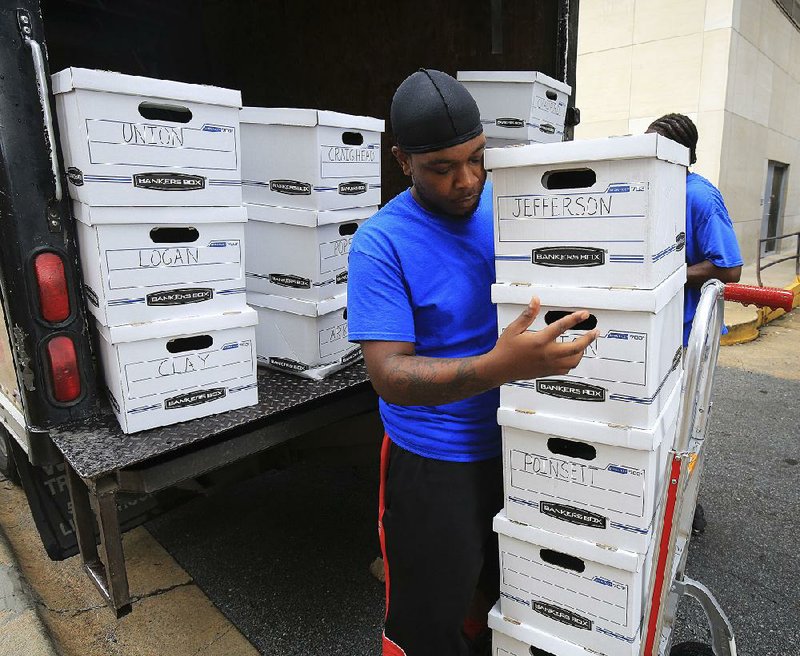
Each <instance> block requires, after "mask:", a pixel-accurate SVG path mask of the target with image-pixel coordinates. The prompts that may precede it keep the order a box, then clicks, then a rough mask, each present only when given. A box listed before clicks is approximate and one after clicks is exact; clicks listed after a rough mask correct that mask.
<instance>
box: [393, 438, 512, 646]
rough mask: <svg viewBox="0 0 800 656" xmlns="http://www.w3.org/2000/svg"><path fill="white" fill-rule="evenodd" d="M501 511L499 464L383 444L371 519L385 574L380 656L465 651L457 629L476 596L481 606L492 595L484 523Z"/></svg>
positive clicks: (494, 559) (492, 562) (493, 576)
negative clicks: (438, 457)
mask: <svg viewBox="0 0 800 656" xmlns="http://www.w3.org/2000/svg"><path fill="white" fill-rule="evenodd" d="M502 506H503V478H502V459H501V458H499V457H497V458H492V459H490V460H483V461H479V462H448V461H443V460H433V459H431V458H423V457H421V456H418V455H415V454H413V453H411V452H409V451H406V450H405V449H402V448H400V447H399V446H397V445H396V444H394V443H392V442H391V440H390V439H389V438H388V436H387V437H385V438H384V443H383V449H382V450H381V488H380V508H379V515H378V519H379V522H378V526H379V533H380V538H381V548H382V551H383V558H384V566H385V571H386V622H385V628H384V636H383V656H466V655H467V654H468V653H469V647H468V643H467V641H466V640H465V637H464V634H463V632H462V628H463V627H464V624H465V621H466V620H468V615H469V611H470V607H471V604H472V602H473V597H474V596H475V593H476V591H480V592H481V593H482V597H483V599H485V600H486V601H487V602H488V605H490V604H492V603H494V601H495V600H496V599H497V598H498V596H499V578H500V574H499V556H498V551H497V535H495V533H494V532H493V531H492V518H493V517H494V516H495V515H496V514H497V513H498V512H499V511H500V509H501V508H502ZM488 605H485V606H484V609H483V612H482V613H481V614H482V621H483V622H485V620H486V614H485V613H486V610H488ZM469 619H470V620H471V621H473V622H474V621H475V618H469Z"/></svg>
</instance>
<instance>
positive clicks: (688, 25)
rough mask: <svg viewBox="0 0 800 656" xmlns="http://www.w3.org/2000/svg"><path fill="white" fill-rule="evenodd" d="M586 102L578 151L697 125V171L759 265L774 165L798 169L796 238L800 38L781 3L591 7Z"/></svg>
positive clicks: (614, 2)
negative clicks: (599, 141)
mask: <svg viewBox="0 0 800 656" xmlns="http://www.w3.org/2000/svg"><path fill="white" fill-rule="evenodd" d="M576 90H577V92H576V96H575V100H576V105H577V106H578V107H579V108H580V109H581V119H582V120H581V125H579V126H578V127H577V128H576V131H575V138H576V139H588V138H594V137H602V136H611V135H620V134H638V133H641V132H643V131H644V130H645V129H646V127H647V125H648V124H649V123H650V122H651V121H652V120H653V119H655V118H657V117H658V116H660V115H662V114H665V113H667V112H681V113H684V114H687V115H688V116H690V117H691V118H692V120H694V121H695V122H696V123H697V127H698V131H699V133H700V141H699V143H698V149H697V157H698V161H697V164H696V165H695V166H694V167H693V169H694V170H695V171H697V172H698V173H700V174H701V175H704V176H706V177H707V178H708V179H709V180H711V181H712V182H714V183H715V184H718V185H719V186H720V189H721V190H722V192H723V195H724V196H725V199H726V202H727V204H728V207H729V210H730V212H731V216H732V217H733V219H734V224H735V226H736V231H737V236H738V237H739V241H740V244H741V247H742V251H743V254H744V256H745V260H746V261H747V262H752V261H753V258H754V257H755V249H756V240H757V239H758V235H759V234H760V229H761V203H762V196H763V193H764V184H765V178H766V171H767V163H766V161H767V159H775V160H778V161H782V162H785V163H788V164H790V172H789V189H788V193H787V199H786V208H787V209H786V217H785V220H784V231H785V232H786V231H790V229H791V230H798V229H800V181H798V182H796V183H795V184H792V182H793V181H794V180H793V178H795V177H799V176H800V146H799V145H798V144H800V31H798V30H797V29H796V28H795V27H794V26H793V25H792V24H791V23H790V22H789V21H788V19H786V18H785V17H784V16H783V14H782V13H781V12H780V10H779V9H778V8H777V6H775V4H774V3H773V2H772V1H771V0H583V1H582V2H581V7H580V24H579V28H578V69H577V81H576ZM792 108H793V109H792ZM793 168H794V170H792V169H793Z"/></svg>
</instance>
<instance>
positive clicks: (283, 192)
mask: <svg viewBox="0 0 800 656" xmlns="http://www.w3.org/2000/svg"><path fill="white" fill-rule="evenodd" d="M240 120H241V123H242V144H243V150H242V194H243V197H244V201H245V202H246V203H258V204H261V205H279V206H283V207H297V208H301V209H317V210H336V209H344V208H347V207H369V206H373V205H379V204H380V202H381V133H382V132H383V129H384V122H383V121H382V120H380V119H377V118H370V117H367V116H351V115H349V114H340V113H337V112H329V111H323V110H316V109H275V108H269V109H268V108H262V107H245V108H244V109H242V111H241V114H240Z"/></svg>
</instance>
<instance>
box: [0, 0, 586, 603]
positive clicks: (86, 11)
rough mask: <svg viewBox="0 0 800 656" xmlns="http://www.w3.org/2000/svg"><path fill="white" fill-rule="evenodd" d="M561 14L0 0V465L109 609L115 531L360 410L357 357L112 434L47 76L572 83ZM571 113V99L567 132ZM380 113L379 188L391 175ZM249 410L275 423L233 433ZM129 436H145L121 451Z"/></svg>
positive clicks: (385, 94) (360, 105)
mask: <svg viewBox="0 0 800 656" xmlns="http://www.w3.org/2000/svg"><path fill="white" fill-rule="evenodd" d="M577 14H578V0H548V1H547V2H529V1H528V0H466V1H465V0H443V1H441V2H436V3H430V2H422V0H412V1H407V2H385V3H375V2H369V1H368V0H350V1H348V2H329V3H318V2H304V1H302V0H301V1H299V2H287V1H284V0H265V1H263V2H250V3H232V2H225V1H224V0H170V1H169V2H158V1H157V0H126V1H125V2H105V3H94V2H86V1H85V0H41V2H40V1H39V0H0V219H1V220H2V224H1V225H2V230H3V234H2V239H0V291H1V292H2V304H0V313H2V321H0V325H2V327H3V329H4V331H3V334H2V336H0V471H1V472H2V473H3V474H4V475H5V476H6V477H7V478H9V479H11V480H12V481H15V482H18V483H19V482H21V484H22V486H23V487H24V489H25V492H26V495H27V498H28V500H29V503H30V506H31V510H32V513H33V516H34V519H35V520H36V524H37V528H38V530H39V532H40V535H41V537H42V541H43V543H44V546H45V548H46V549H47V552H48V554H49V555H50V557H51V558H53V559H63V558H65V557H68V556H70V555H72V554H74V553H76V552H77V551H78V550H80V551H81V555H82V557H83V560H84V564H85V567H86V569H87V571H88V572H89V574H90V575H91V576H92V577H93V580H95V583H96V584H97V585H98V588H99V589H100V591H101V593H103V594H104V596H105V597H106V599H107V601H108V602H109V603H110V605H111V606H112V607H113V608H114V609H115V610H116V611H117V612H118V613H120V614H121V613H124V612H126V611H127V610H129V608H130V604H129V598H128V597H127V596H126V594H127V581H126V579H125V578H124V559H123V556H122V553H121V541H120V537H119V535H120V529H121V530H126V529H127V528H130V527H133V526H135V525H137V524H139V523H141V522H142V521H144V520H145V519H146V518H148V517H149V516H150V515H152V513H154V512H159V511H160V509H163V508H162V506H164V503H165V502H164V500H163V499H161V498H159V496H158V495H159V494H160V493H161V492H162V491H164V490H168V489H170V488H171V487H173V486H174V485H175V484H177V483H178V482H180V481H184V480H187V479H192V478H193V477H195V476H196V475H198V474H199V473H205V472H209V471H213V470H214V469H217V468H221V467H223V466H227V465H232V463H235V462H237V461H238V460H240V459H242V458H244V457H247V456H250V455H252V454H254V453H257V452H259V451H260V450H264V449H266V448H268V447H270V446H273V445H277V444H280V443H282V442H285V441H286V440H287V439H289V438H290V437H292V436H296V435H299V434H302V432H303V431H307V430H308V429H310V428H314V427H315V426H324V425H325V422H329V421H332V420H334V419H339V420H341V419H347V418H348V417H354V416H356V415H358V414H361V413H364V412H367V411H373V412H374V408H375V396H374V394H373V393H372V391H371V389H370V387H369V383H368V381H367V378H366V372H365V370H364V368H363V364H362V365H354V366H353V367H351V368H349V369H346V370H344V371H343V372H340V374H341V375H340V374H337V375H336V376H334V377H332V379H331V381H330V382H328V383H325V382H323V383H319V382H316V381H306V380H301V379H294V378H292V377H291V376H289V375H288V374H276V373H272V374H269V375H267V374H265V373H264V372H260V373H259V392H260V403H259V405H258V406H254V407H253V408H249V409H244V410H241V411H231V412H229V413H224V414H222V415H217V416H215V417H212V418H207V419H198V420H193V421H189V422H185V423H184V424H178V425H176V426H172V427H165V428H163V429H153V430H151V431H147V432H145V433H139V434H137V435H135V436H125V435H124V434H123V433H122V432H121V430H120V429H119V426H118V425H117V424H116V421H115V420H114V417H113V415H112V414H111V413H110V411H109V408H108V401H107V400H106V398H105V395H104V394H103V393H102V389H103V387H104V384H103V382H102V380H99V376H100V373H99V372H100V368H99V367H98V366H97V356H96V354H97V346H96V344H95V342H94V339H95V337H94V336H93V334H92V331H91V330H90V329H89V326H90V323H91V322H90V320H89V318H88V317H89V315H88V312H87V307H86V298H87V297H86V293H85V288H84V287H83V285H82V280H81V278H82V275H81V267H80V263H79V261H78V249H77V245H76V229H75V221H74V218H73V216H72V214H71V211H72V210H71V206H70V198H69V196H70V193H69V191H70V185H72V184H75V180H74V179H72V180H71V179H70V178H69V177H68V176H67V174H66V172H65V167H64V165H63V159H62V153H61V147H60V139H59V126H58V124H57V121H56V120H55V103H54V99H53V96H52V93H51V91H52V86H51V74H52V73H55V72H57V71H60V70H62V69H64V68H67V67H82V68H89V69H102V70H111V71H116V72H121V73H126V74H131V75H139V76H144V77H151V78H158V79H166V80H176V81H181V82H189V83H194V84H208V85H213V86H217V87H223V88H228V89H236V90H241V92H242V97H243V103H244V104H245V105H247V106H254V107H309V108H318V109H329V110H334V111H338V112H343V113H348V114H356V115H365V116H375V117H381V118H383V117H387V114H388V109H389V105H390V102H391V98H392V94H393V93H394V90H395V89H396V87H397V86H398V84H399V83H400V82H401V81H402V80H403V79H404V78H405V77H406V76H407V75H409V74H410V73H411V72H413V71H414V70H416V69H418V68H419V67H421V66H425V67H429V68H436V69H440V70H444V71H447V72H448V73H450V74H452V75H454V76H455V75H456V72H457V71H459V70H472V71H481V70H501V71H517V70H518V71H540V72H542V73H544V74H545V75H547V76H550V77H552V78H554V79H556V80H558V81H560V82H566V83H567V84H569V85H570V86H572V88H573V97H574V87H575V60H576V39H577V25H578V15H577ZM571 104H572V101H570V105H571ZM576 122H577V111H576V110H575V109H574V108H573V107H572V106H570V107H569V111H568V116H567V128H566V133H567V138H570V137H571V126H572V125H574V124H575V123H576ZM389 130H390V126H389V125H388V122H387V133H386V134H385V135H384V137H383V143H382V154H381V160H382V163H381V166H382V176H381V177H382V190H381V192H382V201H383V202H386V201H388V200H389V199H391V198H392V197H393V196H394V195H395V194H396V193H398V192H399V191H401V190H402V189H404V188H405V187H406V186H407V185H406V181H405V179H404V178H403V177H402V175H401V172H400V171H399V169H398V167H397V166H396V165H395V163H394V161H393V158H392V156H391V153H390V148H391V146H392V143H393V142H392V136H391V132H390V131H389ZM337 376H338V378H337ZM99 390H100V391H99ZM326 404H327V405H326ZM323 407H324V408H325V409H326V410H325V412H322V411H321V408H323ZM292 413H294V414H292ZM276 417H277V418H278V419H280V422H278V419H274V418H276ZM209 419H211V420H213V421H209ZM275 422H278V423H275ZM281 422H282V423H281ZM287 422H288V423H287ZM278 424H280V426H281V429H280V431H278V430H277V428H276V426H278ZM263 426H272V427H273V428H275V431H273V433H272V435H273V437H271V438H270V439H266V440H264V439H260V440H253V439H251V438H249V437H248V435H249V434H250V432H251V431H252V429H254V428H258V427H263ZM287 426H288V428H287ZM132 440H137V441H136V442H133V441H132ZM248 440H250V441H248ZM132 445H136V446H137V448H140V447H141V448H144V449H145V450H144V451H143V452H142V453H139V454H138V455H136V456H135V457H134V456H131V457H128V459H125V457H123V456H126V454H127V453H128V452H129V450H130V449H129V447H132ZM142 445H145V446H144V447H143V446H142ZM145 447H146V448H145ZM223 447H224V448H223ZM101 456H102V457H103V458H108V459H109V462H108V463H104V464H101V463H100V462H99V460H100V459H101ZM70 492H71V494H72V496H71V497H70ZM89 501H91V502H92V503H91V504H90V503H89ZM95 520H96V521H97V526H95ZM82 529H83V531H82ZM95 531H97V532H98V533H99V534H100V541H101V545H102V550H101V552H100V553H99V554H98V552H97V550H96V544H95V540H94V539H93V537H94V536H93V533H94V532H95ZM82 532H83V535H81V533H82ZM110 561H113V563H111V562H110ZM111 564H114V565H115V567H111V566H110V565H111ZM120 564H121V566H122V574H120V572H119V565H120Z"/></svg>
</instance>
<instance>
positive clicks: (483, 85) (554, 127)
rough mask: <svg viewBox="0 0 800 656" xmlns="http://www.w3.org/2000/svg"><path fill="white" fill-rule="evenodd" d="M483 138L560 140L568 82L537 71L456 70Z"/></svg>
mask: <svg viewBox="0 0 800 656" xmlns="http://www.w3.org/2000/svg"><path fill="white" fill-rule="evenodd" d="M457 78H458V80H459V81H460V82H461V83H462V84H463V85H464V86H465V87H466V88H467V90H468V91H469V92H470V94H471V95H472V97H473V98H474V99H475V102H476V103H477V105H478V109H479V110H480V113H481V123H483V129H484V133H485V134H486V136H487V137H492V138H494V137H499V138H502V139H524V140H526V141H535V142H538V143H550V142H553V141H562V140H563V138H564V122H565V119H566V114H567V104H568V101H569V96H570V93H571V92H572V89H571V87H570V86H569V85H567V84H564V83H563V82H560V81H558V80H555V79H553V78H551V77H548V76H547V75H544V74H543V73H539V72H537V71H459V72H458V73H457Z"/></svg>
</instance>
